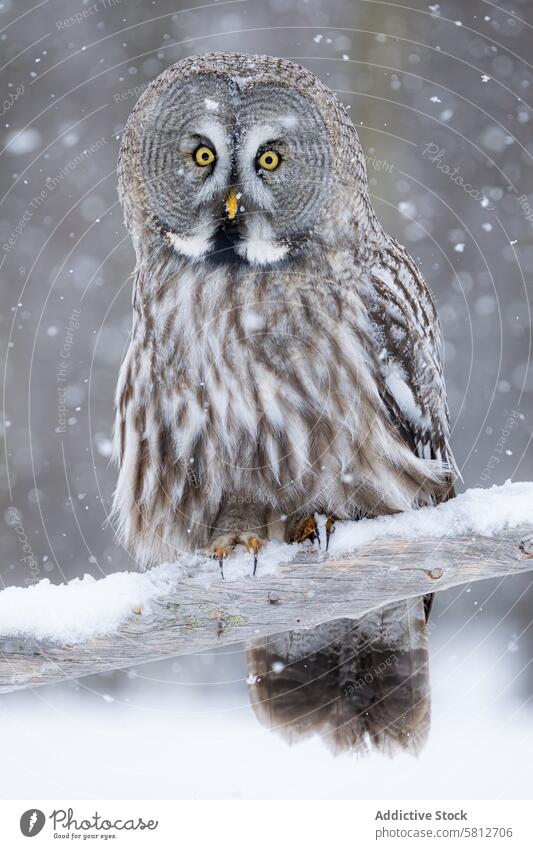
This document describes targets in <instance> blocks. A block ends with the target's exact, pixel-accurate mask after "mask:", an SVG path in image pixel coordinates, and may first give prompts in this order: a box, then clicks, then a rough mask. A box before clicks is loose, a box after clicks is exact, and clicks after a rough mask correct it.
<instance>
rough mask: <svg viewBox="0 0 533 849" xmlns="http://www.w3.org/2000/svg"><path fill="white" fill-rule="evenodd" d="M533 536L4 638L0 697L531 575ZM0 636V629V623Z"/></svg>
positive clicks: (370, 550) (409, 546)
mask: <svg viewBox="0 0 533 849" xmlns="http://www.w3.org/2000/svg"><path fill="white" fill-rule="evenodd" d="M531 530H532V529H531V527H528V528H525V527H523V528H516V529H514V530H509V531H504V532H502V533H501V534H499V535H497V536H493V537H481V536H472V537H468V538H462V537H455V538H448V539H438V540H435V539H427V540H417V541H402V540H393V539H387V540H383V541H378V542H374V543H372V545H370V546H367V547H364V548H360V549H359V550H358V551H356V552H354V553H353V554H351V555H347V556H346V557H343V558H335V559H327V557H326V556H325V555H324V554H317V553H312V554H309V555H307V556H304V555H301V556H300V558H299V560H298V561H297V562H295V561H293V562H292V563H290V564H288V565H285V566H281V567H280V569H279V571H278V572H277V573H276V574H275V575H269V576H265V577H263V578H261V577H259V578H258V579H253V578H248V579H246V580H239V581H231V582H230V581H227V582H223V581H220V582H213V583H212V584H211V585H210V586H208V587H206V586H202V585H200V584H198V583H197V582H194V581H192V580H190V579H189V580H186V579H185V580H180V581H178V582H177V583H176V586H175V588H174V590H173V592H172V593H171V594H168V595H166V596H165V597H164V598H161V599H159V600H158V601H157V602H152V603H151V607H152V613H151V615H149V616H148V615H146V614H144V613H141V614H140V615H139V614H135V613H134V612H132V615H131V617H130V619H129V620H128V621H127V622H125V623H124V624H123V625H122V626H121V628H120V630H119V631H118V632H117V633H115V634H109V635H106V636H101V637H98V638H93V639H91V640H88V641H87V642H85V643H81V644H77V645H57V644H51V643H46V642H38V641H36V640H35V639H30V638H18V637H17V638H14V637H11V638H10V637H7V636H2V635H1V634H0V693H6V692H9V691H10V690H15V689H22V688H25V687H35V686H38V685H41V684H48V683H51V682H54V681H61V680H62V679H66V678H80V677H81V676H83V675H90V674H92V673H96V672H103V671H104V670H110V669H122V668H125V667H128V666H132V665H134V664H139V663H146V662H148V661H151V660H157V659H161V658H165V657H172V656H174V655H177V654H189V653H191V652H196V651H200V650H202V649H213V648H215V647H217V646H221V645H227V644H229V643H236V642H240V641H247V640H254V639H257V638H258V637H266V636H269V635H272V634H279V633H281V632H283V631H289V630H291V629H302V628H313V627H315V626H316V625H318V624H320V623H322V622H328V621H330V620H333V619H340V618H343V617H347V618H352V619H357V618H359V617H360V616H362V615H364V614H365V613H367V612H368V611H370V610H374V609H376V608H379V607H382V606H383V605H385V604H388V603H390V602H393V601H397V600H399V599H407V598H412V597H414V596H419V595H424V594H426V593H430V592H434V591H436V590H442V589H446V588H448V587H453V586H456V585H458V584H464V583H468V582H470V581H479V580H483V579H486V578H496V577H501V576H504V575H520V574H522V573H524V572H527V571H529V570H533V537H531V536H530V535H531ZM0 631H1V623H0Z"/></svg>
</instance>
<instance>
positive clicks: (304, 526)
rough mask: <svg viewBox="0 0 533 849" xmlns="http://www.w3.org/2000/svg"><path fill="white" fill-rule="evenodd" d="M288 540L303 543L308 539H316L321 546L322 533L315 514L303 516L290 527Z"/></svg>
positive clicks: (287, 535)
mask: <svg viewBox="0 0 533 849" xmlns="http://www.w3.org/2000/svg"><path fill="white" fill-rule="evenodd" d="M286 540H287V542H289V543H292V542H300V543H302V542H307V541H308V540H309V542H314V541H315V540H316V541H317V542H318V545H319V546H320V533H319V531H318V525H317V523H316V519H315V517H314V515H313V514H312V513H311V514H310V515H309V516H302V517H301V518H300V519H298V520H297V521H296V522H294V523H293V524H292V525H291V527H290V528H289V529H288V533H287V534H286Z"/></svg>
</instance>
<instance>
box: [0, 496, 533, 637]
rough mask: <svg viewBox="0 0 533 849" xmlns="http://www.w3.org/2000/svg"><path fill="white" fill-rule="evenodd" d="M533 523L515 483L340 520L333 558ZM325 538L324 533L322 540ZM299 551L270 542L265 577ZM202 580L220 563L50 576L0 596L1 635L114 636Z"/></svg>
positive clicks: (239, 568) (230, 575)
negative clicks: (60, 579) (382, 545)
mask: <svg viewBox="0 0 533 849" xmlns="http://www.w3.org/2000/svg"><path fill="white" fill-rule="evenodd" d="M527 522H532V523H533V483H511V482H507V483H505V484H504V485H503V486H493V487H491V488H489V489H480V488H477V489H470V490H468V491H467V492H465V493H462V494H461V495H459V496H457V498H455V499H453V500H452V501H448V502H446V503H445V504H440V505H438V506H436V507H427V508H422V509H420V510H411V511H408V512H406V513H401V514H398V515H396V516H388V517H381V518H378V519H363V520H361V521H359V522H339V523H337V526H336V532H335V534H334V535H333V537H332V542H331V551H332V553H333V554H335V553H337V554H340V553H343V552H348V551H353V550H355V549H356V548H357V547H358V546H361V545H368V544H369V543H371V542H373V541H374V540H376V539H383V538H385V537H400V538H402V539H419V538H422V537H431V538H435V539H442V538H444V537H454V536H455V537H457V536H463V535H468V534H475V533H478V534H485V535H491V534H494V533H497V532H498V531H501V530H503V529H505V528H511V527H516V526H518V525H521V524H525V523H527ZM322 536H323V535H322ZM296 551H297V549H296V548H295V546H289V545H285V544H284V543H281V542H279V541H277V540H272V541H271V542H269V543H268V545H267V546H266V548H265V549H264V550H263V551H262V552H261V568H260V571H259V577H258V579H259V580H260V579H261V576H265V575H268V574H272V572H274V571H276V568H277V567H278V565H279V564H280V563H287V562H290V561H291V560H292V558H293V557H294V556H295V554H296ZM250 566H251V561H250V555H249V554H248V553H247V552H245V551H244V550H237V551H236V552H235V555H234V556H232V558H231V560H230V561H229V563H228V564H227V566H226V569H225V571H226V579H227V580H232V579H235V578H238V577H243V576H245V575H249V574H250ZM185 576H190V577H191V578H193V579H195V580H199V581H202V582H207V583H209V582H211V581H212V580H219V572H218V566H217V565H216V563H214V562H213V561H212V560H208V559H206V558H204V557H201V556H198V555H186V556H183V558H182V559H181V560H180V561H178V562H177V563H172V564H168V563H166V564H163V565H161V566H158V567H155V568H153V569H150V570H148V571H147V572H144V573H139V572H117V573H115V574H112V575H108V576H107V577H106V578H102V579H95V578H93V577H92V576H90V575H85V576H84V577H83V578H76V579H75V580H72V581H69V582H68V583H67V584H59V585H56V584H51V583H50V581H49V580H48V579H44V580H42V581H39V583H37V584H35V585H34V586H32V587H27V588H22V587H9V588H7V589H5V590H3V591H2V592H0V633H2V634H7V635H12V636H14V635H21V634H30V635H32V636H35V637H37V638H41V639H42V638H48V639H51V640H57V641H68V642H70V643H73V642H79V641H83V640H85V639H88V638H89V637H92V636H95V635H97V634H105V633H112V632H114V631H116V630H117V628H118V627H119V626H120V624H121V623H122V622H123V621H124V620H125V619H126V618H127V616H129V615H130V614H131V612H132V610H133V609H135V608H140V607H141V606H142V609H143V610H144V611H145V612H147V611H148V610H149V607H150V601H151V600H152V599H154V598H155V597H157V596H164V595H165V593H166V592H167V591H168V589H169V587H170V586H171V585H172V582H173V581H174V580H175V579H176V578H178V577H185Z"/></svg>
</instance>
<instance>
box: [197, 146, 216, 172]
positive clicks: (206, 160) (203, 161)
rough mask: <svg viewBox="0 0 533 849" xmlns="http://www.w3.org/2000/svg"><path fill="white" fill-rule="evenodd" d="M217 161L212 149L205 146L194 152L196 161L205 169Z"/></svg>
mask: <svg viewBox="0 0 533 849" xmlns="http://www.w3.org/2000/svg"><path fill="white" fill-rule="evenodd" d="M215 159H216V156H215V153H214V151H213V150H211V148H210V147H206V146H205V145H203V144H202V145H200V147H197V148H196V150H195V151H194V160H195V162H196V164H197V165H200V166H201V167H202V168H205V166H206V165H211V164H212V163H213V162H214V161H215Z"/></svg>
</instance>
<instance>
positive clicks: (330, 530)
mask: <svg viewBox="0 0 533 849" xmlns="http://www.w3.org/2000/svg"><path fill="white" fill-rule="evenodd" d="M334 533H335V519H333V518H332V517H331V516H330V517H329V519H326V551H327V550H328V548H329V538H330V536H331V535H332V534H334Z"/></svg>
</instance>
